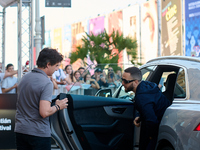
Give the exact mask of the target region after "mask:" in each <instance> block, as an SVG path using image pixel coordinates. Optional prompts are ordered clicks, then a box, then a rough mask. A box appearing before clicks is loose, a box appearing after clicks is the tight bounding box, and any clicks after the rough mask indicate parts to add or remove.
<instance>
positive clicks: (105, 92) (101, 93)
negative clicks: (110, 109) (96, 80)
mask: <svg viewBox="0 0 200 150" xmlns="http://www.w3.org/2000/svg"><path fill="white" fill-rule="evenodd" d="M95 96H101V97H112V90H111V89H101V90H99V91H98V92H97V93H96V94H95Z"/></svg>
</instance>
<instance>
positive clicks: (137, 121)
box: [133, 117, 140, 127]
mask: <svg viewBox="0 0 200 150" xmlns="http://www.w3.org/2000/svg"><path fill="white" fill-rule="evenodd" d="M139 119H140V117H136V118H135V120H134V121H133V123H134V125H135V126H136V127H140V121H139Z"/></svg>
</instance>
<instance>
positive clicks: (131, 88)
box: [125, 84, 134, 92]
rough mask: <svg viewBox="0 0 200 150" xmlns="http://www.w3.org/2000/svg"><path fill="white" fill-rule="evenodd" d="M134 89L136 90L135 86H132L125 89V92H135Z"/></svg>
mask: <svg viewBox="0 0 200 150" xmlns="http://www.w3.org/2000/svg"><path fill="white" fill-rule="evenodd" d="M133 89H134V86H133V84H131V85H130V86H129V87H127V88H125V92H130V91H133Z"/></svg>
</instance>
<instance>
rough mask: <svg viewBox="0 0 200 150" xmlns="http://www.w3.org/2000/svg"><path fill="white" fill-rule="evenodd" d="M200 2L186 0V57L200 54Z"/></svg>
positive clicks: (197, 0)
mask: <svg viewBox="0 0 200 150" xmlns="http://www.w3.org/2000/svg"><path fill="white" fill-rule="evenodd" d="M199 32H200V1H199V0H185V55H186V56H197V57H199V56H200V54H199V52H200V33H199Z"/></svg>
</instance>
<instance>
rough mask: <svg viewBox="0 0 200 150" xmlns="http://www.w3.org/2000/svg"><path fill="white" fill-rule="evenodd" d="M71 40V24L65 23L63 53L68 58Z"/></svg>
mask: <svg viewBox="0 0 200 150" xmlns="http://www.w3.org/2000/svg"><path fill="white" fill-rule="evenodd" d="M71 41H72V34H71V25H65V26H64V29H63V54H64V56H65V57H66V58H68V57H69V54H70V53H71Z"/></svg>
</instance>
